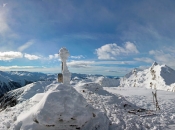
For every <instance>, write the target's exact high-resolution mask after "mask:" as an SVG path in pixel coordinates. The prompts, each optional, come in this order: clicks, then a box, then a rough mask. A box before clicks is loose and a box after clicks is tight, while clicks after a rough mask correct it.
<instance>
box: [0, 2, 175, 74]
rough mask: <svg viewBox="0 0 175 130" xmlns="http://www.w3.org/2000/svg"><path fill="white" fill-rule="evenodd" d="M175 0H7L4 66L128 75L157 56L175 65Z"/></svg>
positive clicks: (2, 9) (0, 11)
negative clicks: (64, 55)
mask: <svg viewBox="0 0 175 130" xmlns="http://www.w3.org/2000/svg"><path fill="white" fill-rule="evenodd" d="M174 6H175V1H174V0H166V1H165V0H125V1H121V0H108V1H106V0H28V1H27V0H1V1H0V46H1V47H0V70H2V71H11V70H22V71H37V72H45V73H59V72H60V61H59V57H58V52H59V49H60V48H61V47H66V48H67V49H68V50H69V52H70V55H71V56H70V57H69V59H68V61H67V62H68V63H67V64H68V66H69V69H70V71H71V72H76V73H87V74H103V75H113V76H123V75H125V74H126V73H128V72H129V71H130V70H132V69H133V68H136V67H137V68H145V67H148V66H150V65H151V64H152V63H153V62H154V61H157V62H158V63H159V64H167V65H168V66H170V67H172V68H174V69H175V64H174V63H175V51H174V50H175V37H174V36H175V24H174V23H175V8H174Z"/></svg>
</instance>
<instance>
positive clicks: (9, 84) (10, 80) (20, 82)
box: [0, 71, 113, 97]
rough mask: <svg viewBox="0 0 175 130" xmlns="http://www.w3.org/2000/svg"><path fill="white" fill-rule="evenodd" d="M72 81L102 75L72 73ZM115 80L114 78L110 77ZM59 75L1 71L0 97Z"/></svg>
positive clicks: (51, 79)
mask: <svg viewBox="0 0 175 130" xmlns="http://www.w3.org/2000/svg"><path fill="white" fill-rule="evenodd" d="M71 75H72V76H71V77H72V78H71V79H72V80H76V79H80V80H81V79H86V78H88V77H93V76H94V77H100V76H102V75H90V74H77V73H72V74H71ZM110 78H113V77H110ZM54 80H57V74H44V73H40V72H27V71H0V97H1V96H2V95H3V94H4V93H6V92H8V91H11V90H14V89H17V88H20V87H23V86H25V85H27V84H30V83H33V82H36V81H54Z"/></svg>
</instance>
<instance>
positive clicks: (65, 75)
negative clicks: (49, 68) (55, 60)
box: [59, 48, 71, 85]
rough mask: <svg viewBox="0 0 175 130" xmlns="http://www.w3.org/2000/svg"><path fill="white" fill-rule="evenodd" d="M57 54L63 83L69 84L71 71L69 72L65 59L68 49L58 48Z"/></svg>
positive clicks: (67, 55)
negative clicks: (60, 62) (60, 64)
mask: <svg viewBox="0 0 175 130" xmlns="http://www.w3.org/2000/svg"><path fill="white" fill-rule="evenodd" d="M59 56H60V59H61V61H62V74H63V84H65V85H69V84H70V78H71V73H70V72H69V70H68V68H67V64H66V60H67V59H68V57H69V51H68V50H67V49H66V48H61V49H60V50H59Z"/></svg>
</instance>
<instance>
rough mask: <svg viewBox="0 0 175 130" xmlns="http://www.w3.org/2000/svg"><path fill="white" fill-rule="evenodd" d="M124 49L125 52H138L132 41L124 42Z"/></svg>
mask: <svg viewBox="0 0 175 130" xmlns="http://www.w3.org/2000/svg"><path fill="white" fill-rule="evenodd" d="M125 51H126V53H139V51H138V50H137V47H136V46H135V45H134V43H131V42H126V44H125Z"/></svg>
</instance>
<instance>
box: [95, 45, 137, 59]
mask: <svg viewBox="0 0 175 130" xmlns="http://www.w3.org/2000/svg"><path fill="white" fill-rule="evenodd" d="M134 53H139V51H138V50H137V47H136V46H135V45H134V44H133V43H131V42H126V43H125V45H124V47H120V46H118V45H117V44H116V43H113V44H106V45H104V46H102V47H100V48H98V49H96V54H97V56H98V59H106V60H115V59H116V57H117V56H119V55H126V54H134Z"/></svg>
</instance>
